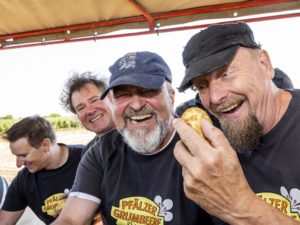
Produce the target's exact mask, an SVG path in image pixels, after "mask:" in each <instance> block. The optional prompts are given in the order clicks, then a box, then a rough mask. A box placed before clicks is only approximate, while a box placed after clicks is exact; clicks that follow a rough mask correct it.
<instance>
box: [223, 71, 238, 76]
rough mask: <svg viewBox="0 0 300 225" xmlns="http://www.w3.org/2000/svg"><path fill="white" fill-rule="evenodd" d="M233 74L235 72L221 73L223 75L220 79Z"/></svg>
mask: <svg viewBox="0 0 300 225" xmlns="http://www.w3.org/2000/svg"><path fill="white" fill-rule="evenodd" d="M235 72H236V71H235V70H232V71H226V72H225V73H223V74H222V75H221V77H228V76H232V75H234V73H235Z"/></svg>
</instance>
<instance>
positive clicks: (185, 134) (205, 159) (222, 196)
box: [173, 119, 257, 222]
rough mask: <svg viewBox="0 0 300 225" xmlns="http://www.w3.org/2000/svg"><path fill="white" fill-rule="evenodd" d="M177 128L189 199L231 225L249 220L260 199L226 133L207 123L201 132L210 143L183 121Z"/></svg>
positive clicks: (177, 153) (177, 151) (178, 121)
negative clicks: (242, 219) (237, 220)
mask: <svg viewBox="0 0 300 225" xmlns="http://www.w3.org/2000/svg"><path fill="white" fill-rule="evenodd" d="M173 126H174V128H175V129H176V130H177V132H178V133H179V135H180V137H181V141H179V142H178V143H177V144H176V146H175V149H174V155H175V158H176V159H177V160H178V162H179V163H180V164H181V165H182V175H183V178H184V191H185V193H186V195H187V197H188V198H190V199H191V200H193V201H194V202H195V203H197V204H198V205H199V206H201V207H202V208H203V209H205V210H206V211H207V212H209V213H210V214H212V215H215V216H217V217H219V218H220V219H223V220H224V221H227V222H230V221H232V219H233V217H236V216H241V217H243V216H245V215H246V214H247V213H248V212H249V211H248V210H249V209H250V208H251V207H252V206H253V207H254V205H253V204H254V201H257V197H256V195H255V194H254V193H253V191H252V190H251V189H250V187H249V185H248V183H247V181H246V178H245V176H244V173H243V170H242V168H241V165H240V163H239V160H238V157H237V154H236V152H235V151H234V149H232V147H231V146H230V144H229V142H228V141H227V139H226V137H225V136H224V135H223V133H222V132H221V131H220V130H219V129H217V128H216V127H214V126H213V125H211V124H210V123H209V122H207V121H203V122H202V125H201V128H202V131H203V134H204V136H205V137H206V139H207V140H208V141H207V140H205V139H204V138H203V137H201V136H200V135H198V134H197V133H196V132H195V131H194V130H193V129H192V128H190V127H189V126H188V125H187V124H186V123H185V122H184V121H183V120H182V119H174V121H173Z"/></svg>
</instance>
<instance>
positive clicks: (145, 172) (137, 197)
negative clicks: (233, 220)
mask: <svg viewBox="0 0 300 225" xmlns="http://www.w3.org/2000/svg"><path fill="white" fill-rule="evenodd" d="M110 72H111V77H110V81H109V86H108V88H107V89H106V90H105V91H104V92H103V94H102V96H101V98H102V99H103V98H104V97H105V96H106V95H108V96H107V97H108V98H109V100H110V102H111V108H112V115H113V119H114V122H115V126H116V128H117V130H114V131H111V132H109V133H107V134H105V135H103V136H102V137H101V138H100V140H99V141H98V142H97V143H96V144H95V145H94V146H92V147H91V148H90V149H89V151H88V152H87V153H86V154H85V156H84V158H83V159H82V161H81V163H80V166H79V169H78V171H77V175H76V179H75V182H74V186H73V187H72V192H71V193H70V195H69V198H68V200H67V203H66V206H65V207H64V209H63V211H62V214H61V215H60V216H59V218H58V219H57V221H55V223H54V224H68V225H69V224H86V223H87V222H88V221H89V220H91V218H92V216H93V215H94V213H95V211H96V210H97V209H98V207H99V206H100V208H101V211H102V213H103V221H104V223H107V224H166V225H167V224H172V225H174V224H175V225H183V224H184V225H194V224H199V225H201V224H203V225H209V224H212V221H211V217H210V215H208V214H207V213H206V212H205V211H204V210H202V209H201V208H200V207H199V206H198V205H196V204H195V203H194V202H192V201H191V200H189V199H188V198H187V197H186V196H185V194H184V190H183V185H182V183H183V178H182V170H181V166H180V165H179V163H178V162H177V161H176V159H175V158H174V155H173V149H174V146H175V143H176V142H177V141H178V140H179V136H178V135H177V134H176V132H175V131H174V128H173V127H172V120H173V105H174V95H175V93H174V89H173V88H172V86H171V82H172V75H171V71H170V69H169V67H168V65H167V64H166V62H165V61H164V60H163V59H162V58H161V57H160V56H159V55H157V54H155V53H152V52H134V53H129V54H126V55H125V56H123V57H121V58H120V59H118V60H117V61H116V62H115V63H114V64H113V65H112V66H111V67H110Z"/></svg>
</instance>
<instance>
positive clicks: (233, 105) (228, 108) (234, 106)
mask: <svg viewBox="0 0 300 225" xmlns="http://www.w3.org/2000/svg"><path fill="white" fill-rule="evenodd" d="M238 105H239V104H238V103H236V104H232V105H230V106H228V107H227V108H225V109H223V110H222V112H228V111H230V110H232V109H234V108H236V107H238Z"/></svg>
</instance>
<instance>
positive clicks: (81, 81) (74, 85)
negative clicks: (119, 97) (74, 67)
mask: <svg viewBox="0 0 300 225" xmlns="http://www.w3.org/2000/svg"><path fill="white" fill-rule="evenodd" d="M86 84H94V85H95V86H96V87H97V88H98V89H99V90H101V91H104V90H105V89H106V88H107V80H106V78H105V77H102V78H98V75H97V74H94V73H92V72H84V73H77V72H74V73H73V74H72V76H71V77H70V78H69V79H68V80H67V81H66V82H65V86H64V88H63V91H62V93H61V95H60V103H61V105H62V106H63V108H64V109H65V110H66V111H70V112H72V113H74V114H76V110H75V108H74V106H73V104H72V95H73V93H74V92H75V91H79V90H80V89H81V88H83V87H84V86H85V85H86ZM99 98H100V96H99Z"/></svg>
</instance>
